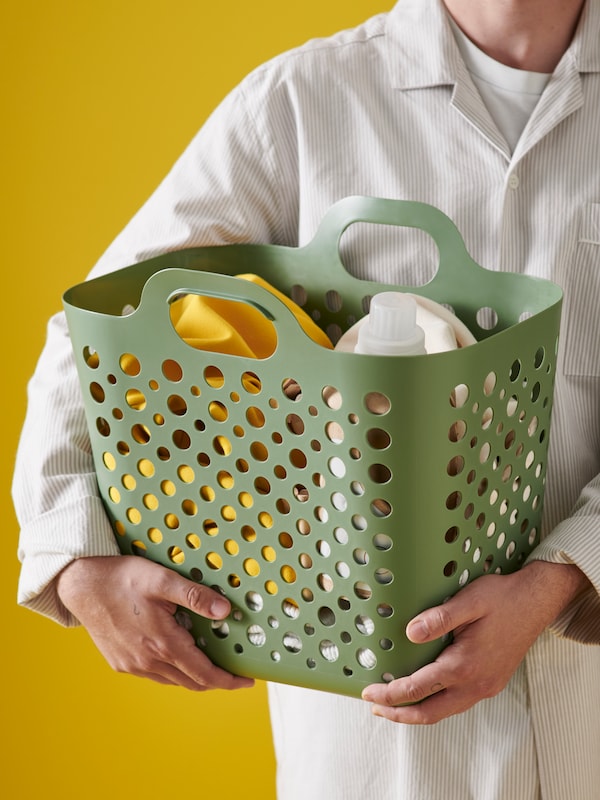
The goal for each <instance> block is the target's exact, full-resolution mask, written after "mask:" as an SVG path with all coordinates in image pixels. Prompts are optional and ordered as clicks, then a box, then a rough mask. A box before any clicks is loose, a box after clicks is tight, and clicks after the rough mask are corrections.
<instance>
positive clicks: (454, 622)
mask: <svg viewBox="0 0 600 800" xmlns="http://www.w3.org/2000/svg"><path fill="white" fill-rule="evenodd" d="M453 599H454V598H452V599H451V600H448V602H447V603H444V605H441V606H435V607H434V608H428V609H427V610H426V611H422V612H421V613H420V614H418V615H417V616H416V617H413V619H411V621H410V622H409V623H408V625H407V626H406V635H407V637H408V638H409V639H410V641H411V642H414V643H415V644H423V643H424V642H431V641H433V640H434V639H439V638H440V637H442V636H446V635H448V634H449V633H452V631H453V630H455V629H456V628H457V627H458V626H459V625H460V624H463V623H464V621H465V620H462V619H459V615H458V613H456V612H457V611H458V609H457V607H456V605H455V604H454V603H453Z"/></svg>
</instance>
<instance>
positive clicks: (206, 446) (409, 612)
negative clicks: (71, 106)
mask: <svg viewBox="0 0 600 800" xmlns="http://www.w3.org/2000/svg"><path fill="white" fill-rule="evenodd" d="M357 221H364V222H372V223H382V224H388V225H400V226H407V227H415V228H420V229H422V230H424V231H426V232H427V233H429V234H430V235H431V236H432V237H433V239H434V240H435V242H436V244H437V246H438V249H439V254H440V259H439V267H438V269H437V272H436V274H435V277H434V278H433V279H432V280H431V281H430V282H429V283H428V284H427V285H425V286H422V287H418V288H415V287H396V286H390V285H387V284H386V285H383V284H378V283H374V282H367V281H361V280H358V279H356V278H354V277H352V276H351V275H350V274H349V273H348V272H347V271H346V270H345V269H344V267H343V264H342V261H341V258H340V253H339V243H340V238H341V236H342V233H343V232H344V231H345V229H346V228H347V227H348V226H349V225H350V224H352V223H354V222H357ZM248 272H252V273H256V274H258V275H260V276H262V277H263V278H264V279H265V280H267V281H269V282H270V283H271V284H272V285H273V286H275V287H277V288H278V289H279V290H281V291H282V292H284V293H285V294H286V295H288V296H290V297H294V298H296V299H298V300H299V301H300V302H301V303H302V305H303V307H304V309H305V310H306V311H307V312H308V313H309V314H311V315H312V316H313V318H315V319H318V320H319V323H320V325H322V327H323V328H324V329H326V330H330V331H331V330H336V329H337V330H338V331H344V330H346V329H347V328H348V327H349V326H350V324H352V323H353V322H354V321H355V320H356V319H358V318H360V317H361V316H363V314H364V313H365V311H366V310H368V305H369V299H370V297H372V296H373V294H375V293H376V292H379V291H382V290H386V289H402V288H410V291H413V292H417V293H421V294H422V295H425V296H428V297H430V298H432V299H433V300H436V301H438V302H441V303H444V304H446V305H447V306H449V307H450V308H452V309H453V310H454V311H455V313H456V314H457V316H458V317H459V318H460V319H461V320H462V321H463V322H464V323H465V324H466V325H467V326H469V327H470V328H471V330H472V331H473V332H474V333H475V335H476V337H477V339H478V341H477V343H476V344H474V345H472V346H470V347H465V348H462V349H459V350H455V351H452V352H447V353H439V354H431V355H424V356H411V357H404V358H402V357H396V358H391V357H385V356H371V355H369V356H365V355H357V354H354V353H345V352H339V351H332V350H328V349H326V348H323V347H320V346H319V345H317V344H315V343H314V342H313V341H312V340H310V339H309V338H308V337H307V335H306V334H305V333H304V332H303V330H302V329H301V328H300V326H299V324H298V322H297V321H296V319H295V318H294V316H293V315H292V313H291V312H290V310H289V309H288V308H287V307H286V306H285V305H284V304H283V303H282V302H281V301H280V300H279V299H277V297H276V296H274V295H273V294H272V293H271V292H268V291H266V290H265V289H263V288H262V287H260V286H258V285H255V284H251V283H249V282H247V281H243V280H240V279H239V278H236V277H232V276H233V275H236V274H239V273H248ZM190 292H191V293H197V294H200V295H207V296H216V297H222V298H227V299H230V300H234V301H238V302H242V303H250V304H252V305H253V306H254V307H255V308H258V309H260V310H261V311H262V312H263V313H264V315H265V316H266V317H267V318H268V319H269V320H270V321H272V324H273V325H274V326H275V329H276V332H277V349H276V351H275V352H274V353H273V355H272V356H270V357H269V358H266V359H253V358H241V357H238V356H232V355H224V354H220V353H211V352H204V351H200V350H197V349H193V348H192V347H190V346H189V345H188V344H186V343H185V342H184V341H182V339H181V338H180V337H179V335H178V334H177V333H176V331H175V330H174V328H173V325H172V324H171V321H170V315H169V306H170V302H171V301H172V299H173V298H175V297H178V296H180V295H181V294H182V293H190ZM561 298H562V295H561V291H560V289H559V288H558V287H557V286H555V285H554V284H553V283H550V282H548V281H544V280H540V279H535V278H532V277H528V276H524V275H520V274H508V273H495V272H492V271H489V270H486V269H484V268H482V267H481V266H479V265H477V264H476V263H475V262H474V261H473V260H472V259H471V257H470V256H469V254H468V253H467V251H466V249H465V246H464V243H463V241H462V238H461V236H460V234H459V233H458V231H457V229H456V227H455V226H454V225H453V223H452V222H451V221H450V220H449V219H448V218H447V217H446V216H445V215H444V214H442V213H441V212H440V211H439V210H437V209H435V208H433V207H431V206H428V205H423V204H420V203H413V202H408V201H392V200H382V199H375V198H363V197H353V198H347V199H345V200H343V201H341V202H339V203H337V204H336V205H334V206H333V207H332V208H331V209H330V211H329V212H328V213H327V215H326V216H325V218H324V219H323V221H322V224H321V226H320V228H319V230H318V232H317V234H316V235H315V237H314V239H313V240H312V241H311V242H310V243H309V244H308V245H307V246H305V247H302V248H286V247H279V246H274V245H227V246H221V247H208V248H199V249H191V250H184V251H180V252H174V253H168V254H166V255H161V256H159V257H157V258H154V259H151V260H149V261H146V262H144V263H140V264H136V265H134V266H131V267H127V268H125V269H123V270H121V271H118V272H115V273H112V274H109V275H106V276H104V277H100V278H97V279H95V280H90V281H87V282H84V283H82V284H79V285H78V286H75V287H73V288H71V289H70V290H69V291H67V292H66V294H65V296H64V305H65V309H66V314H67V318H68V324H69V328H70V332H71V336H72V341H73V346H74V351H75V356H76V360H77V367H78V370H79V375H80V380H81V385H82V388H83V397H84V402H85V408H86V414H87V418H88V422H89V429H90V435H91V441H92V448H93V453H94V458H95V464H96V468H97V475H98V484H99V488H100V492H101V495H102V497H103V499H104V502H105V505H106V511H107V514H108V516H109V518H110V520H111V522H112V525H113V527H114V531H115V535H116V539H117V541H118V543H119V546H120V549H121V551H122V552H123V553H126V554H136V555H139V556H142V557H145V558H149V559H152V560H153V561H157V562H159V563H161V564H163V565H166V566H168V567H171V568H173V569H175V570H177V571H178V572H180V573H181V574H183V575H185V576H186V577H188V578H191V579H192V580H195V581H199V582H202V583H205V584H207V585H210V586H213V587H217V588H218V589H220V590H221V591H222V592H223V593H224V594H225V595H227V597H228V598H229V599H230V601H231V603H232V613H231V614H230V616H229V617H228V619H227V620H226V621H224V622H218V623H214V622H210V621H207V620H204V619H202V618H200V617H197V616H196V615H193V614H190V613H189V612H185V611H183V610H182V611H181V613H180V614H179V619H180V621H181V622H182V624H185V625H186V626H187V627H188V629H189V630H190V631H191V633H192V634H193V636H194V637H195V640H196V642H197V644H198V646H199V647H201V648H202V649H203V650H205V651H206V653H207V654H208V655H209V656H210V658H211V659H212V660H213V661H214V662H215V663H217V664H220V665H222V666H223V667H225V668H226V669H228V670H230V671H232V672H234V673H237V674H242V675H249V676H253V677H256V678H261V679H267V680H272V681H276V682H282V683H292V684H297V685H302V686H307V687H312V688H317V689H322V690H328V691H333V692H338V693H341V694H347V695H354V696H358V695H359V694H360V691H361V690H362V688H363V687H364V686H365V685H367V684H369V683H372V682H374V681H380V680H383V681H389V680H392V679H393V678H395V677H398V676H401V675H404V674H408V673H410V672H412V671H413V670H415V669H417V668H418V667H420V666H422V665H423V664H425V663H427V662H429V661H431V660H433V659H434V658H435V657H436V656H437V654H438V653H439V652H440V651H441V649H442V648H443V647H444V646H445V644H446V643H445V642H443V641H439V642H435V643H433V644H428V645H414V644H411V643H410V642H409V641H408V639H407V638H406V636H405V633H404V629H405V625H406V623H407V622H408V620H410V619H411V618H412V617H413V616H414V615H415V614H417V613H418V612H420V611H421V610H423V609H425V608H427V607H430V606H432V605H434V604H437V603H440V602H442V601H444V600H445V599H446V598H448V597H450V596H451V595H453V594H455V593H456V592H457V591H459V590H460V589H461V587H464V586H465V585H466V584H467V583H469V582H470V581H472V580H473V579H474V578H477V577H478V576H481V575H483V574H484V573H487V572H509V571H512V570H514V569H517V568H518V567H519V566H520V565H521V564H522V563H523V560H524V559H525V558H526V556H527V554H528V553H529V552H530V551H531V550H532V548H533V547H534V546H535V544H536V543H537V542H538V541H539V530H540V517H541V511H542V503H543V492H544V481H545V472H546V455H547V447H548V438H549V428H550V414H551V406H552V394H553V380H554V369H555V360H556V350H557V337H558V330H559V317H560V306H561ZM125 306H133V307H134V308H135V309H136V310H135V311H134V313H129V314H127V315H125V316H124V315H123V314H122V311H123V308H124V307H125ZM483 310H485V313H483V314H482V312H483ZM483 317H486V319H488V320H489V319H491V320H492V323H493V324H492V325H490V323H489V322H488V323H486V326H485V327H481V326H480V325H479V323H478V320H479V321H481V320H482V319H483Z"/></svg>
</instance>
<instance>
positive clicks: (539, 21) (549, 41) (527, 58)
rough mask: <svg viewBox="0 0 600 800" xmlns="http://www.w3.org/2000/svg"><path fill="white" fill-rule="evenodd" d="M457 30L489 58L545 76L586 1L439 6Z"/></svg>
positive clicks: (473, 0) (453, 1) (454, 1)
mask: <svg viewBox="0 0 600 800" xmlns="http://www.w3.org/2000/svg"><path fill="white" fill-rule="evenodd" d="M443 2H444V4H445V6H446V8H447V9H448V12H449V14H450V15H451V16H452V18H453V19H454V21H455V22H456V24H457V25H458V26H459V28H461V30H462V31H463V32H464V33H465V34H466V35H467V36H468V37H469V39H471V41H472V42H473V43H474V44H476V45H477V47H479V49H480V50H483V51H484V52H485V53H487V54H488V55H489V56H490V57H491V58H494V59H496V61H500V62H501V63H502V64H506V65H507V66H509V67H515V68H516V69H525V70H530V71H531V72H546V73H550V72H552V71H553V70H554V68H555V67H556V65H557V64H558V62H559V61H560V59H561V57H562V55H563V53H564V52H565V50H566V49H567V47H568V46H569V43H570V42H571V39H572V38H573V34H574V32H575V28H576V26H577V22H578V20H579V15H580V13H581V9H582V8H583V6H584V5H585V0H443Z"/></svg>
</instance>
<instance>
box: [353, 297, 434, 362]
mask: <svg viewBox="0 0 600 800" xmlns="http://www.w3.org/2000/svg"><path fill="white" fill-rule="evenodd" d="M416 320H417V303H416V301H415V299H414V297H410V296H409V295H406V294H402V292H380V293H379V294H376V295H375V296H374V297H373V299H372V300H371V307H370V309H369V316H368V319H366V320H365V322H364V324H363V325H361V326H360V328H359V331H358V340H357V343H356V348H355V352H356V353H371V354H373V355H390V356H391V355H424V354H425V352H426V351H425V334H424V331H423V329H422V328H420V327H419V326H418V325H417V321H416Z"/></svg>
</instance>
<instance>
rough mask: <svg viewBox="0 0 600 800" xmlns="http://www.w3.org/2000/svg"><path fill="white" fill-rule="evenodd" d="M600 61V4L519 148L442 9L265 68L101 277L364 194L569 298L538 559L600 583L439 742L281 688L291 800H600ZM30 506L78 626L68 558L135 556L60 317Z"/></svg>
mask: <svg viewBox="0 0 600 800" xmlns="http://www.w3.org/2000/svg"><path fill="white" fill-rule="evenodd" d="M599 69H600V2H599V0H588V3H587V6H586V8H585V10H584V13H583V16H582V19H581V22H580V25H579V27H578V30H577V33H576V35H575V38H574V40H573V42H572V44H571V46H570V48H569V50H568V51H567V52H566V54H565V55H564V57H563V58H562V60H561V61H560V63H559V64H558V66H557V67H556V70H555V71H554V73H553V75H552V77H551V79H550V81H549V82H548V85H547V87H546V89H545V90H544V92H543V94H542V96H541V98H540V100H539V102H538V103H537V105H536V106H535V109H534V111H533V113H532V116H531V118H530V119H529V122H528V123H527V125H526V127H525V129H524V131H523V134H522V135H521V137H520V139H519V141H518V143H517V145H516V147H515V149H514V151H512V150H511V148H510V146H509V144H508V143H507V142H506V140H505V139H504V137H503V135H502V133H501V132H500V130H499V129H498V127H497V126H496V124H495V123H494V121H493V119H492V117H491V115H490V113H489V112H488V110H487V108H486V107H485V105H484V104H483V102H482V100H481V97H480V95H479V93H478V91H477V88H476V86H475V85H474V83H473V81H472V79H471V77H470V75H469V72H468V70H467V68H466V66H465V64H464V62H463V59H462V57H461V55H460V51H459V48H458V46H457V44H456V41H455V39H454V37H453V35H452V32H451V29H450V25H449V22H448V19H447V17H446V15H445V13H444V11H443V7H442V5H441V3H440V2H439V0H400V2H399V3H398V4H397V5H396V6H395V7H394V8H393V10H392V11H391V12H390V13H389V14H384V15H380V16H377V17H375V18H373V19H371V20H368V21H367V22H366V23H365V24H364V25H361V26H360V27H358V28H357V29H355V30H352V31H345V32H341V33H340V34H338V35H336V36H333V37H331V38H329V39H323V40H315V41H312V42H309V43H307V44H306V45H305V46H303V47H301V48H299V49H297V50H294V51H292V52H290V53H287V54H284V55H282V56H280V57H278V58H276V59H274V60H272V61H271V62H269V63H267V64H265V65H264V66H262V67H260V68H258V69H257V70H255V71H254V72H253V73H252V74H251V75H249V76H248V77H247V78H246V79H245V80H244V81H243V82H242V83H241V84H240V86H239V87H237V88H236V89H235V90H234V91H233V92H232V93H231V94H230V95H229V96H228V97H227V98H225V100H224V101H223V103H222V104H221V105H220V107H219V108H218V109H217V110H216V111H215V112H214V113H213V115H211V117H210V118H209V120H208V121H207V122H206V124H205V125H204V126H203V128H202V130H201V131H200V132H199V133H198V134H197V136H196V137H195V138H194V140H193V141H192V142H191V143H190V145H189V147H188V148H187V149H186V151H185V153H184V154H183V155H182V157H181V158H180V159H179V161H178V162H177V163H176V164H175V166H174V167H173V169H172V171H171V172H170V173H169V175H168V176H167V177H166V178H165V180H164V181H163V183H162V184H161V185H160V186H159V187H158V189H157V190H156V192H155V193H154V194H153V196H152V197H151V198H150V199H149V200H148V202H147V203H146V204H145V206H144V207H143V208H142V209H141V210H140V212H139V213H138V214H137V215H136V216H135V217H134V218H133V220H132V221H131V222H130V223H129V224H128V225H127V227H126V228H125V229H124V231H123V232H122V233H121V234H120V235H119V236H118V237H117V239H116V240H115V242H114V243H113V244H112V245H111V247H110V248H109V249H108V251H107V252H106V253H105V255H104V256H103V257H102V258H101V260H100V261H99V263H98V264H97V265H96V267H95V268H94V270H93V274H94V275H98V274H101V273H105V272H108V271H110V270H112V269H115V268H117V267H122V266H125V265H127V264H131V263H133V262H135V261H138V260H142V259H144V258H149V257H150V256H152V255H155V254H157V253H159V252H164V251H168V250H175V249H179V248H183V247H188V246H199V245H207V244H220V243H227V242H270V243H275V244H282V245H288V246H296V245H303V244H305V243H306V242H308V241H309V240H310V239H311V238H312V236H313V234H314V232H315V230H316V228H317V226H318V224H319V222H320V220H321V218H322V217H323V215H324V213H325V212H326V211H327V209H328V208H329V207H330V206H331V205H332V204H333V203H334V202H335V201H337V200H339V199H340V198H342V197H344V196H348V195H354V194H364V195H372V196H379V197H395V198H404V199H410V200H416V201H423V202H426V203H430V204H432V205H434V206H437V207H438V208H440V209H441V210H442V211H443V212H445V213H446V214H447V215H448V216H449V217H450V218H451V219H452V220H453V221H454V222H455V224H456V225H457V227H458V229H459V230H460V231H461V233H462V235H463V237H464V239H465V243H466V246H467V249H468V250H469V252H470V253H471V255H472V257H473V258H474V259H475V260H476V261H477V262H478V263H480V264H482V265H484V266H486V267H487V268H489V269H492V270H505V271H516V272H522V273H525V274H528V275H532V276H539V277H542V278H547V279H551V280H554V281H556V282H557V283H559V284H560V285H561V286H562V287H563V289H564V292H565V302H564V312H563V320H562V329H561V339H560V351H559V360H558V374H557V379H556V396H555V405H554V411H553V423H552V434H551V447H550V456H549V468H548V481H547V489H546V498H545V504H544V515H545V516H544V526H543V527H544V530H543V535H544V537H545V538H544V539H543V541H542V542H541V544H540V545H539V546H538V547H537V548H536V550H535V552H534V555H533V557H535V558H540V559H545V560H549V561H554V562H558V563H575V564H577V565H578V566H579V567H580V568H581V569H582V570H583V571H584V572H585V573H586V575H587V576H588V577H589V579H590V581H591V583H592V585H593V586H594V587H595V590H593V591H592V590H590V591H589V592H587V593H586V594H585V595H583V596H582V597H581V598H579V599H578V601H577V602H576V603H573V604H572V606H571V607H570V608H568V609H566V610H565V612H564V613H563V614H562V615H561V616H560V618H559V619H558V620H557V621H556V623H555V624H554V625H553V627H552V632H547V633H545V634H543V635H542V636H540V638H539V639H538V641H537V642H536V643H535V644H534V645H533V647H532V648H531V650H530V651H529V653H528V655H527V656H526V658H525V660H524V662H523V663H522V665H521V667H520V668H519V670H518V671H517V673H516V675H515V676H514V678H513V679H512V680H511V681H510V683H509V685H508V687H507V688H506V689H505V690H504V691H503V692H501V693H500V695H498V696H497V697H495V698H493V699H490V700H484V701H482V702H481V703H479V704H478V705H477V706H475V707H474V708H473V709H471V710H470V711H468V712H466V713H465V714H462V715H459V716H456V717H452V718H450V719H448V720H445V721H443V722H442V723H439V724H438V725H435V726H431V727H418V726H417V727H412V726H403V725H395V724H393V723H390V722H388V721H385V720H381V719H376V718H373V717H372V715H371V713H370V709H369V706H368V704H366V703H363V702H361V701H359V700H353V699H348V698H344V697H341V696H337V695H333V694H327V693H321V692H314V691H311V690H307V689H301V688H297V687H289V686H284V685H280V684H272V685H271V686H270V687H269V692H270V703H271V712H272V720H273V733H274V739H275V748H276V754H277V759H278V791H279V796H280V798H281V800H298V799H299V798H307V797H310V798H312V799H313V800H319V798H323V800H325V799H326V800H336V799H339V800H354V798H356V800H359V798H360V800H364V799H365V798H372V799H373V800H387V799H388V798H390V799H391V798H396V799H402V800H420V799H421V798H422V800H438V798H439V799H440V800H441V798H443V799H444V800H465V799H466V798H474V799H475V800H487V799H488V798H489V800H492V799H493V800H534V799H537V798H539V797H542V798H543V799H544V800H565V798H573V799H574V800H575V799H576V800H592V799H593V798H594V799H595V798H596V797H597V793H598V786H600V759H599V758H598V747H599V745H598V742H600V717H599V715H598V713H597V709H598V708H600V681H599V680H598V677H599V676H600V648H598V647H597V646H592V645H597V644H599V643H600V604H599V598H598V594H597V592H598V591H599V590H600V538H599V536H598V530H599V526H600V478H599V477H598V475H599V473H600V463H599V462H600V415H599V413H598V409H599V408H600V316H599V315H598V312H597V309H598V306H599V303H600V147H599V134H598V131H599V129H600V111H599V109H600V75H599V74H598V72H599ZM341 250H342V256H343V260H344V263H345V264H346V266H347V268H348V269H349V270H350V271H351V272H352V273H354V274H355V275H356V276H357V277H359V278H366V279H374V280H378V281H381V282H386V283H396V284H404V285H415V284H422V283H424V282H425V281H427V280H428V279H429V278H430V277H431V275H432V274H433V273H434V272H435V268H436V263H437V261H436V251H435V246H434V245H433V243H432V242H431V241H430V240H429V239H428V237H427V236H426V235H425V234H423V232H422V231H418V230H409V229H402V230H392V229H389V228H387V227H385V226H376V225H366V224H356V225H353V226H351V227H350V229H349V230H348V231H347V232H346V233H345V234H344V236H343V238H342V242H341ZM14 498H15V506H16V509H17V513H18V516H19V520H20V523H21V538H20V545H19V556H20V558H21V560H22V562H23V563H22V571H21V580H20V585H19V602H20V603H22V604H23V605H25V606H28V607H30V608H32V609H34V610H36V611H37V612H39V613H42V614H45V615H47V616H50V617H52V618H54V619H56V620H58V621H60V622H61V623H62V624H64V625H74V624H77V621H76V620H75V619H74V618H73V617H72V616H71V615H70V614H69V613H68V611H67V610H66V609H65V608H64V607H63V606H62V605H61V603H60V600H59V598H58V597H57V594H56V591H55V584H54V578H55V576H56V575H57V573H58V572H59V571H60V569H62V568H63V567H64V566H65V565H66V564H68V563H69V562H70V561H71V560H72V559H73V558H77V557H80V556H93V555H108V554H114V555H116V554H117V553H118V551H117V547H116V544H115V542H114V537H113V533H112V531H111V528H110V525H109V523H108V520H107V517H106V515H105V513H104V510H103V506H102V502H101V500H100V499H99V497H98V493H97V488H96V482H95V477H94V468H93V463H92V459H91V454H90V445H89V437H88V435H87V432H86V424H85V420H84V415H83V409H82V406H81V401H80V389H79V385H78V380H77V376H76V373H75V369H74V365H73V358H72V354H71V345H70V341H69V338H68V334H67V331H66V325H65V320H64V317H63V315H62V314H58V315H57V316H55V317H54V318H53V319H52V320H51V321H50V324H49V328H48V337H47V343H46V346H45V348H44V351H43V352H42V355H41V357H40V360H39V363H38V365H37V367H36V371H35V374H34V376H33V378H32V380H31V383H30V387H29V406H28V412H27V418H26V422H25V425H24V429H23V433H22V437H21V443H20V448H19V453H18V457H17V465H16V471H15V480H14ZM523 613H526V609H524V611H523ZM517 624H518V620H515V625H517Z"/></svg>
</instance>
